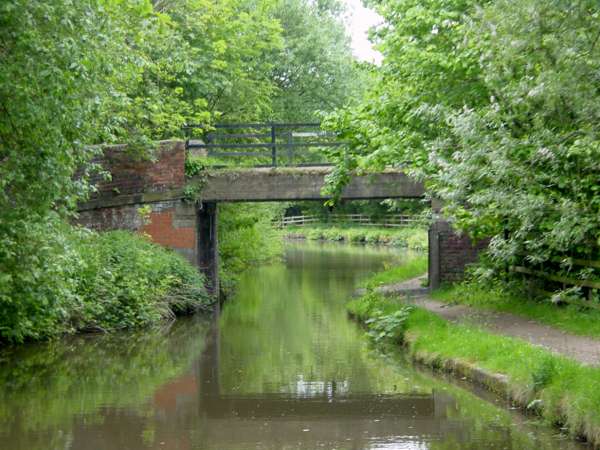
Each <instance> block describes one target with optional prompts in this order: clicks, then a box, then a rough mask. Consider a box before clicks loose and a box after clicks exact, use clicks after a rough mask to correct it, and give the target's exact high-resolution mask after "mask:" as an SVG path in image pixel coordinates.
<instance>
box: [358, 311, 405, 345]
mask: <svg viewBox="0 0 600 450" xmlns="http://www.w3.org/2000/svg"><path fill="white" fill-rule="evenodd" d="M410 310H411V308H410V307H408V306H405V307H401V308H399V309H397V310H396V311H394V312H392V313H390V314H385V313H383V312H381V311H380V310H376V311H374V312H373V313H372V314H371V318H370V319H367V320H366V321H365V324H366V325H367V327H368V329H369V336H371V337H372V338H373V339H374V340H375V342H380V341H391V342H394V343H401V342H402V341H403V340H404V332H405V331H406V319H407V318H408V316H409V314H410Z"/></svg>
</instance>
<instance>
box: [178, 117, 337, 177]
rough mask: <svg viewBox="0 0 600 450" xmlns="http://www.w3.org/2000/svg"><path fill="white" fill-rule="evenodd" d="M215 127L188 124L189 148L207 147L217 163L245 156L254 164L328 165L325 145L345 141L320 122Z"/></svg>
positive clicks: (242, 124)
mask: <svg viewBox="0 0 600 450" xmlns="http://www.w3.org/2000/svg"><path fill="white" fill-rule="evenodd" d="M213 128H214V130H213V131H203V130H204V127H203V126H202V125H188V126H186V127H185V129H186V132H187V135H188V137H189V138H188V140H187V141H186V145H187V148H189V149H204V150H205V151H206V156H207V157H209V158H210V159H211V160H214V161H210V162H214V163H215V164H219V163H222V164H225V165H226V163H227V162H231V161H232V160H233V161H236V160H237V161H240V160H242V161H243V162H245V163H247V164H249V165H251V166H254V167H260V166H267V167H276V166H311V165H328V164H329V162H328V161H327V157H326V153H325V151H324V149H325V148H327V147H337V146H341V145H344V142H340V141H338V140H337V136H336V135H335V133H330V132H326V131H323V130H321V124H320V123H318V122H309V123H233V124H220V125H215V126H214V127H213Z"/></svg>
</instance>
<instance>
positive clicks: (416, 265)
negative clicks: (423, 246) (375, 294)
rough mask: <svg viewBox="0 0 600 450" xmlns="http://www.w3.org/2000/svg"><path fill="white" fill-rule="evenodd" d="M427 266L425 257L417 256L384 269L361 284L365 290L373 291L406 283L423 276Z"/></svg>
mask: <svg viewBox="0 0 600 450" xmlns="http://www.w3.org/2000/svg"><path fill="white" fill-rule="evenodd" d="M427 264H428V258H427V255H423V254H417V256H415V257H414V258H410V259H409V260H408V261H405V262H403V263H402V264H398V265H397V264H394V265H393V266H391V267H385V268H384V270H382V271H379V272H377V273H376V274H374V275H373V276H371V277H370V278H368V279H367V280H366V281H364V282H363V283H361V284H362V286H364V287H366V288H367V289H375V288H377V287H379V286H383V285H386V284H392V283H400V282H402V281H407V280H410V279H412V278H416V277H419V276H421V275H423V274H425V273H426V272H427Z"/></svg>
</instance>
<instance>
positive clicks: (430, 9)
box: [327, 0, 600, 278]
mask: <svg viewBox="0 0 600 450" xmlns="http://www.w3.org/2000/svg"><path fill="white" fill-rule="evenodd" d="M374 6H375V7H377V9H378V10H379V11H380V13H381V14H382V15H383V16H384V17H385V19H386V21H387V25H386V26H384V27H382V28H381V30H378V31H377V32H376V33H375V37H376V39H377V40H378V42H379V46H380V48H381V49H382V51H383V53H384V56H385V58H384V62H383V65H382V68H381V70H380V71H378V72H379V73H378V74H374V77H375V79H376V81H375V84H374V87H373V88H372V89H370V90H369V92H368V93H367V95H366V96H365V99H364V100H363V102H362V104H361V105H360V106H359V107H357V108H354V109H353V110H342V111H340V112H338V113H337V114H335V115H333V116H331V117H330V118H329V121H328V125H327V126H328V128H329V129H332V130H336V131H337V132H338V133H339V134H340V136H341V137H342V138H343V139H345V140H347V141H349V142H350V148H349V151H345V150H344V149H337V150H335V151H334V152H333V156H335V157H337V159H338V166H337V169H336V171H335V172H334V173H333V174H332V176H331V177H330V180H329V181H330V183H331V184H330V186H329V190H328V192H329V193H331V194H333V195H335V194H337V193H339V188H340V186H341V185H343V183H345V182H346V181H347V179H348V175H349V173H350V171H351V170H354V169H358V170H376V169H381V168H382V167H384V166H389V165H391V166H396V167H404V168H405V170H407V171H408V172H409V173H410V174H412V175H414V176H416V177H420V178H421V179H423V180H425V182H426V183H427V185H428V187H429V190H430V192H431V194H432V195H434V196H437V197H438V198H441V199H442V200H444V201H445V214H446V215H447V216H448V217H449V218H451V219H452V220H453V221H454V222H455V223H456V224H457V226H458V227H460V228H462V229H463V230H465V231H467V232H468V233H469V234H471V235H473V236H475V237H479V236H489V237H492V242H491V245H490V255H491V257H492V261H493V262H494V263H495V267H496V269H503V268H505V267H506V266H507V265H508V264H528V265H534V266H538V267H542V264H546V265H547V264H548V263H550V262H552V264H553V265H552V266H551V268H550V270H552V271H555V272H556V271H563V272H565V273H569V274H570V276H571V277H581V278H590V276H591V273H590V272H595V273H596V274H597V270H596V269H593V270H590V269H579V268H577V267H576V266H574V265H573V261H572V259H571V258H578V259H585V260H597V259H598V257H599V255H600V250H599V248H600V241H599V239H600V235H599V231H598V230H600V195H598V194H599V192H600V191H599V189H600V187H599V183H598V172H599V169H600V168H599V166H598V161H600V145H599V142H600V129H599V126H598V123H599V120H598V119H599V116H600V110H599V107H598V105H599V104H600V98H599V95H600V93H599V92H598V90H597V89H596V86H595V83H594V82H593V81H591V80H595V79H596V77H597V73H598V69H599V67H600V45H597V43H598V36H599V34H600V27H599V25H598V23H599V22H598V18H599V17H600V8H599V6H598V3H597V2H593V1H589V0H586V1H575V0H556V1H550V2H548V1H545V0H518V1H508V0H499V1H494V2H483V3H482V4H481V3H477V2H473V1H468V0H427V1H420V0H419V1H417V0H381V1H377V2H374ZM336 152H338V153H336ZM505 231H506V234H505ZM556 259H558V261H559V262H558V263H556V262H555V260H556ZM592 275H593V274H592Z"/></svg>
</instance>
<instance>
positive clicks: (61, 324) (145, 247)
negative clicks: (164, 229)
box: [0, 224, 213, 344]
mask: <svg viewBox="0 0 600 450" xmlns="http://www.w3.org/2000/svg"><path fill="white" fill-rule="evenodd" d="M40 251H41V252H43V255H44V257H45V258H46V260H47V264H48V267H49V274H48V276H46V277H44V278H42V279H39V278H36V274H35V273H34V274H31V277H32V281H31V283H30V284H29V288H28V290H25V291H20V292H12V294H10V293H9V294H6V296H4V295H0V301H1V302H2V308H0V342H2V343H7V344H14V343H22V342H24V341H37V340H44V339H48V338H52V337H55V336H60V335H65V334H74V333H81V332H98V331H101V332H108V331H117V330H125V329H133V328H140V327H146V326H150V325H153V324H157V323H160V322H163V321H165V320H172V319H173V318H174V317H175V316H176V315H183V314H189V313H192V312H195V311H198V310H202V309H209V308H210V305H211V304H212V302H213V299H212V298H211V297H210V296H209V295H208V293H207V291H206V289H205V287H204V286H205V280H204V277H203V276H202V275H201V274H200V273H199V272H198V270H197V269H196V268H195V267H193V266H192V265H191V264H190V263H189V262H188V261H187V260H186V259H185V258H183V257H182V256H180V255H178V254H176V253H175V252H173V251H170V250H167V249H165V248H163V247H161V246H159V245H156V244H153V243H152V242H151V241H150V239H149V238H147V237H145V236H141V235H136V234H133V233H130V232H126V231H110V232H105V233H96V232H93V231H90V230H87V229H84V228H77V227H72V226H70V225H67V224H64V225H62V226H60V227H57V229H56V230H55V234H54V236H53V245H52V246H51V247H48V248H44V249H41V250H40Z"/></svg>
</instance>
